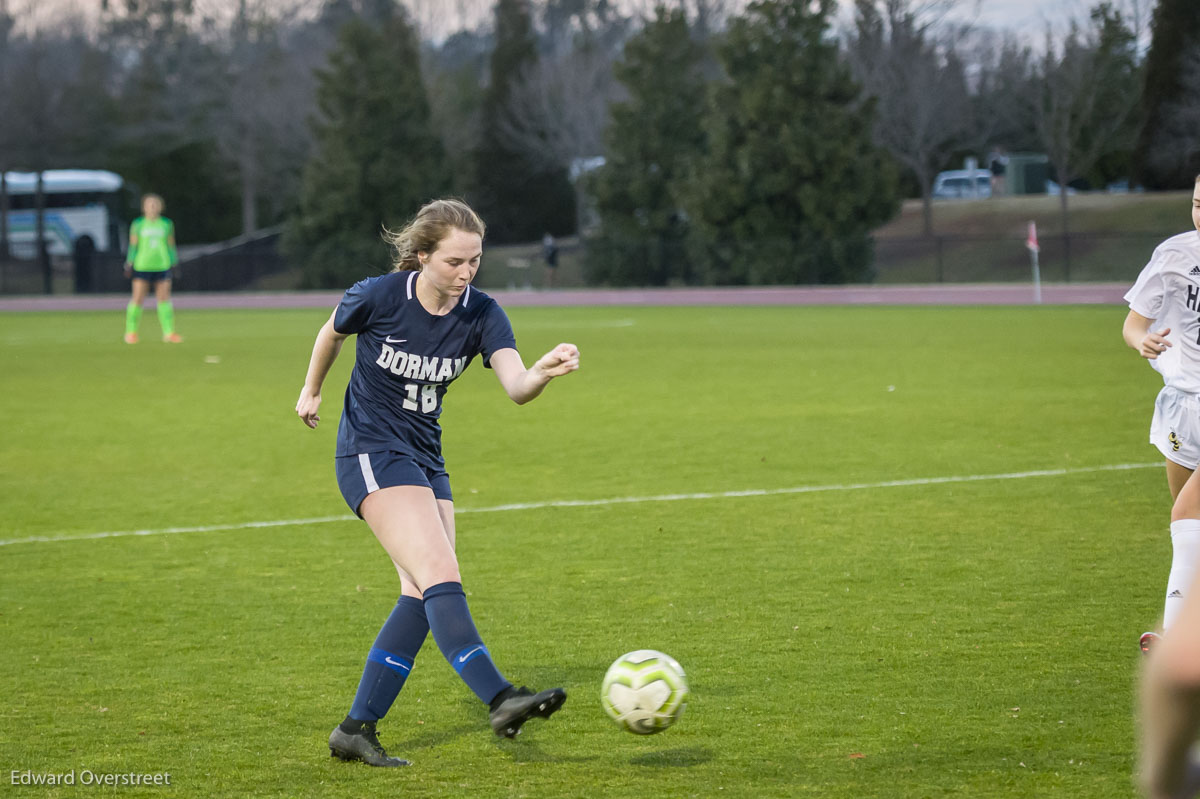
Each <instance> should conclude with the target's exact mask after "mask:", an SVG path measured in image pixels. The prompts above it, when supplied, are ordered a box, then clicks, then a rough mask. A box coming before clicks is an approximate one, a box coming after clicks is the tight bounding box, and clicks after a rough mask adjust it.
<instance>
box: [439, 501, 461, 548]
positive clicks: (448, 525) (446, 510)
mask: <svg viewBox="0 0 1200 799" xmlns="http://www.w3.org/2000/svg"><path fill="white" fill-rule="evenodd" d="M437 504H438V514H439V515H440V516H441V517H442V528H443V529H444V530H445V531H446V539H447V540H449V542H450V548H451V549H456V548H457V547H456V543H455V537H456V536H455V530H454V501H453V500H449V499H439V500H438V501H437Z"/></svg>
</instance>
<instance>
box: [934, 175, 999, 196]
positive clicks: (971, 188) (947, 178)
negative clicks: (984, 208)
mask: <svg viewBox="0 0 1200 799" xmlns="http://www.w3.org/2000/svg"><path fill="white" fill-rule="evenodd" d="M933 196H934V197H935V198H937V199H947V198H955V199H958V198H970V197H977V198H981V197H991V196H992V173H991V172H989V171H988V170H986V169H975V170H968V169H951V170H948V171H946V172H939V173H938V175H937V177H936V178H934V179H933Z"/></svg>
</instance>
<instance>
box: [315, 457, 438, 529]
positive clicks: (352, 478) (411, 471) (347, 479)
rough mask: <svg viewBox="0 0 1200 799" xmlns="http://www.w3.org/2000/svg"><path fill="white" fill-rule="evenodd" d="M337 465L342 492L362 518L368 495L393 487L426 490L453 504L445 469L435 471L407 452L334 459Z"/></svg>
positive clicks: (339, 485) (351, 508) (347, 502)
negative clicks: (363, 505) (424, 488)
mask: <svg viewBox="0 0 1200 799" xmlns="http://www.w3.org/2000/svg"><path fill="white" fill-rule="evenodd" d="M334 461H336V463H337V481H338V488H340V489H341V490H342V497H343V498H344V499H345V500H346V504H347V505H349V506H350V510H352V511H354V512H355V513H356V514H358V515H359V516H362V514H361V513H359V512H358V508H359V506H360V505H362V502H363V500H364V499H366V498H367V494H370V493H371V492H373V491H378V490H379V489H381V488H390V487H391V486H425V487H426V488H430V489H432V490H433V495H434V496H435V497H437V498H438V499H448V500H451V501H453V500H454V496H453V495H452V494H451V493H450V475H448V474H446V471H445V470H444V469H431V468H429V467H427V466H423V465H422V464H420V463H418V462H417V460H416V458H414V457H413V456H412V455H406V454H404V453H403V452H364V453H363V454H361V455H349V456H346V457H343V458H334Z"/></svg>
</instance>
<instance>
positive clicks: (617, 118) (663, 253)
mask: <svg viewBox="0 0 1200 799" xmlns="http://www.w3.org/2000/svg"><path fill="white" fill-rule="evenodd" d="M690 33H691V32H690V30H689V27H688V22H687V17H686V15H685V13H684V12H683V11H682V10H668V9H666V8H664V7H663V6H659V7H658V9H657V10H656V16H655V19H654V20H652V21H651V22H649V23H647V25H646V27H645V28H644V29H643V30H642V31H641V32H640V33H639V34H638V35H637V36H635V37H634V38H632V39H630V40H629V41H628V42H627V43H626V45H625V53H624V59H623V60H622V61H621V62H620V63H618V64H617V65H616V66H615V67H614V71H615V73H616V77H617V79H618V80H619V81H621V83H622V84H623V85H624V86H625V89H626V90H627V92H628V94H629V99H628V100H626V101H625V102H622V103H619V104H616V105H614V106H612V108H611V115H612V119H611V122H610V124H609V128H608V132H607V135H606V139H607V147H606V151H607V155H606V161H605V164H604V166H603V167H601V168H600V169H599V170H597V171H596V172H595V173H593V175H592V176H591V177H590V179H589V181H588V189H589V194H590V195H591V199H592V202H593V204H594V208H595V212H596V215H597V217H598V219H599V231H598V232H597V234H596V235H595V236H593V237H591V238H590V239H589V241H588V248H587V259H586V270H587V276H588V281H589V282H591V283H612V284H618V285H665V284H667V283H669V282H671V281H676V280H678V281H687V280H688V279H689V278H690V274H689V271H688V268H687V264H688V261H687V258H686V257H685V254H684V248H683V242H684V236H685V233H686V225H685V223H684V220H683V216H682V214H681V213H680V212H679V201H678V198H677V197H676V196H675V194H676V190H677V188H678V184H679V181H680V180H681V179H682V177H683V175H684V172H685V170H686V168H687V165H688V163H689V162H690V161H691V160H693V159H695V158H696V157H697V156H698V155H699V153H700V152H702V149H703V146H704V136H703V132H702V131H701V127H700V118H701V115H702V113H703V109H704V97H705V82H704V79H703V76H702V74H701V72H702V68H703V60H704V55H705V51H704V49H703V48H702V47H701V46H700V45H699V44H698V43H696V42H695V41H694V40H693V39H692V38H691V35H690Z"/></svg>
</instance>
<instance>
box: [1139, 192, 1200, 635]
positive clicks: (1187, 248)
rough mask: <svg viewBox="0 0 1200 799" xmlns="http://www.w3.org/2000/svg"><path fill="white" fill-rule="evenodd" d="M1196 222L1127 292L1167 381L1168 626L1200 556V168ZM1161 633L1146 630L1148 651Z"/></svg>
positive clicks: (1155, 438)
mask: <svg viewBox="0 0 1200 799" xmlns="http://www.w3.org/2000/svg"><path fill="white" fill-rule="evenodd" d="M1192 224H1193V225H1194V226H1195V228H1196V229H1195V230H1190V231H1188V232H1187V233H1180V234H1179V235H1178V236H1172V237H1171V238H1169V239H1167V240H1166V241H1164V242H1163V243H1162V244H1160V245H1158V247H1157V248H1156V249H1155V250H1154V255H1153V256H1152V257H1151V258H1150V263H1148V264H1146V267H1145V268H1144V269H1143V270H1142V273H1141V274H1140V275H1138V279H1137V283H1135V284H1134V286H1133V288H1131V289H1130V290H1129V292H1128V293H1127V294H1126V295H1125V299H1126V301H1128V303H1129V315H1128V316H1127V317H1125V326H1124V329H1123V331H1122V332H1123V334H1124V336H1125V343H1126V344H1128V345H1129V346H1130V347H1132V348H1133V349H1135V350H1137V351H1138V354H1140V355H1141V356H1142V357H1143V358H1148V359H1149V360H1150V365H1151V366H1153V367H1154V368H1155V370H1157V371H1158V372H1160V373H1161V374H1162V376H1163V383H1164V384H1165V385H1164V387H1163V389H1162V391H1160V392H1159V394H1158V399H1157V400H1155V402H1154V417H1153V419H1152V421H1151V422H1150V443H1151V444H1153V445H1154V446H1156V447H1158V450H1159V452H1161V453H1162V454H1163V456H1165V457H1166V459H1167V486H1168V488H1170V491H1171V499H1172V501H1173V503H1174V504H1173V505H1172V506H1171V548H1172V557H1171V572H1170V575H1169V576H1168V577H1167V599H1166V605H1165V607H1164V609H1163V622H1162V629H1164V630H1166V629H1168V628H1169V627H1170V626H1171V625H1172V624H1173V623H1174V622H1175V618H1176V616H1177V615H1178V614H1179V609H1180V608H1181V607H1182V606H1183V596H1184V593H1185V592H1186V591H1187V589H1188V586H1190V585H1191V584H1192V579H1193V577H1194V576H1195V574H1196V567H1197V565H1198V564H1197V560H1198V559H1200V479H1197V478H1195V477H1194V475H1195V471H1196V466H1197V464H1200V175H1197V176H1196V184H1195V189H1194V190H1193V192H1192ZM1151 327H1154V328H1156V329H1154V330H1152V329H1151ZM1168 337H1169V338H1168ZM1157 638H1158V635H1157V634H1156V633H1154V632H1147V633H1143V634H1142V637H1141V647H1142V651H1143V652H1147V651H1149V649H1150V647H1151V646H1152V645H1153V644H1154V642H1155V640H1156V639H1157Z"/></svg>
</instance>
